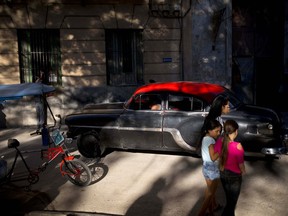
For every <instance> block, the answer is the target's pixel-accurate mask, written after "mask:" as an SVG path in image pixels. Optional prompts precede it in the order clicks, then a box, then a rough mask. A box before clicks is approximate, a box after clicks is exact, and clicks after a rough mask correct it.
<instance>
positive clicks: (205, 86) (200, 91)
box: [133, 81, 226, 102]
mask: <svg viewBox="0 0 288 216" xmlns="http://www.w3.org/2000/svg"><path fill="white" fill-rule="evenodd" d="M157 91H158V92H159V91H168V92H177V93H184V94H192V95H195V96H198V97H200V98H203V99H205V100H206V101H208V102H212V100H213V99H214V98H215V96H216V95H218V94H220V93H222V92H224V91H226V88H225V87H223V86H221V85H217V84H211V83H204V82H192V81H178V82H165V83H164V82H163V83H151V84H147V85H144V86H141V87H139V88H138V89H137V90H136V91H135V92H134V94H133V96H135V95H137V94H140V93H148V92H157Z"/></svg>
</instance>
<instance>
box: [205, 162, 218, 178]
mask: <svg viewBox="0 0 288 216" xmlns="http://www.w3.org/2000/svg"><path fill="white" fill-rule="evenodd" d="M202 172H203V175H204V177H205V179H210V180H215V179H219V178H220V171H219V164H218V162H208V161H204V162H203V168H202Z"/></svg>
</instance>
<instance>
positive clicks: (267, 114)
mask: <svg viewBox="0 0 288 216" xmlns="http://www.w3.org/2000/svg"><path fill="white" fill-rule="evenodd" d="M231 115H233V116H235V117H238V116H239V117H241V118H246V119H249V120H256V118H257V119H262V120H265V119H266V120H269V121H271V123H272V122H273V123H274V124H277V125H279V126H280V125H281V124H282V120H281V118H280V115H279V113H277V112H276V111H275V110H273V109H270V108H266V107H260V106H255V105H247V104H243V105H241V106H240V107H238V109H237V112H233V110H231ZM227 117H228V118H229V117H232V116H230V115H229V114H228V115H227ZM252 117H253V119H251V118H252Z"/></svg>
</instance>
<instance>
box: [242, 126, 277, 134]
mask: <svg viewBox="0 0 288 216" xmlns="http://www.w3.org/2000/svg"><path fill="white" fill-rule="evenodd" d="M273 128H274V127H273V124H270V123H263V124H257V125H249V126H247V133H252V134H263V135H272V134H273Z"/></svg>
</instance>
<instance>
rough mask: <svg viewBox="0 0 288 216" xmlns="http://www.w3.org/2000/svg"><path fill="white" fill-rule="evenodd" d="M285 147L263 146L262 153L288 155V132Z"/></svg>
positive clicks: (284, 142)
mask: <svg viewBox="0 0 288 216" xmlns="http://www.w3.org/2000/svg"><path fill="white" fill-rule="evenodd" d="M282 142H283V147H280V148H263V149H262V150H261V153H262V154H264V155H288V134H285V135H284V138H283V141H282Z"/></svg>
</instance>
